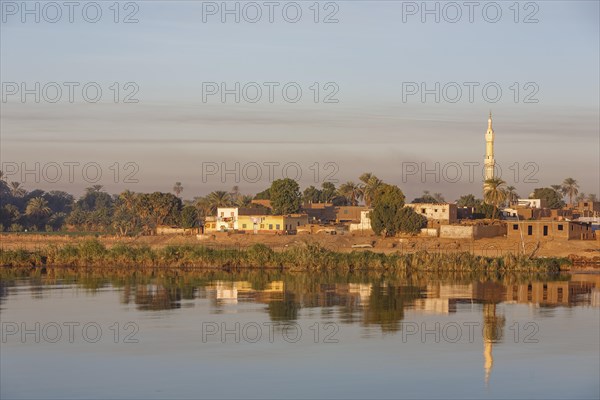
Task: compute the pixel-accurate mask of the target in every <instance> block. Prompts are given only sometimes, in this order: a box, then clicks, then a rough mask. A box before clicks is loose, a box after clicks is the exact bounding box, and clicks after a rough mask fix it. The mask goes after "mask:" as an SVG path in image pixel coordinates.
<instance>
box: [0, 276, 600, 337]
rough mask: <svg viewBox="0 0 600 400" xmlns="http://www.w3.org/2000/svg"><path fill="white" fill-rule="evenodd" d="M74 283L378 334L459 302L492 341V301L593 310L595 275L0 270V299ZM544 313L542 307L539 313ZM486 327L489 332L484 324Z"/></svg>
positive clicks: (147, 301)
mask: <svg viewBox="0 0 600 400" xmlns="http://www.w3.org/2000/svg"><path fill="white" fill-rule="evenodd" d="M69 284H74V285H76V286H77V287H78V288H82V289H84V290H86V292H87V293H90V294H92V295H93V294H94V293H95V292H97V291H98V290H101V289H104V288H110V287H116V288H118V289H119V297H120V301H121V303H123V304H132V303H133V304H135V305H136V307H137V308H138V309H139V310H141V311H158V310H172V309H177V308H180V307H181V301H182V300H194V299H208V300H210V301H211V304H212V310H213V312H215V313H218V312H220V311H223V310H225V309H226V308H227V307H231V306H235V305H237V304H240V303H257V304H264V305H265V306H266V307H265V310H266V312H267V313H268V314H269V316H270V318H271V319H272V320H273V321H293V320H296V319H297V318H298V313H299V311H300V310H301V309H303V308H315V307H320V308H331V307H335V308H336V309H337V311H338V313H339V316H340V320H341V321H342V322H344V323H361V324H362V325H364V326H373V325H375V326H379V327H380V328H381V330H382V331H384V332H395V331H398V330H400V329H401V326H400V322H401V321H402V320H403V318H404V312H405V310H407V309H410V310H416V311H421V312H424V313H432V314H441V315H445V314H452V313H456V312H457V307H458V306H460V305H461V304H482V305H483V308H482V310H483V318H484V322H485V326H489V327H490V330H489V334H486V335H487V336H486V338H489V340H491V341H492V342H494V341H500V340H501V335H502V329H501V328H499V327H502V326H503V323H504V322H503V319H502V317H501V316H497V315H496V305H497V304H500V303H505V304H532V305H536V306H537V307H539V309H540V310H546V312H547V315H552V314H551V310H552V308H555V307H572V306H576V305H587V306H592V307H600V274H592V273H580V274H567V275H555V276H535V277H530V276H527V275H525V276H519V275H510V276H499V277H490V276H481V277H478V276H458V275H457V276H453V275H448V276H439V275H434V274H424V275H419V276H409V277H393V276H385V275H382V274H372V275H370V274H363V275H360V274H359V275H353V274H340V275H335V274H303V273H288V274H285V273H280V272H272V271H246V272H221V271H218V272H217V271H198V270H192V271H181V270H177V271H174V270H139V271H136V270H122V269H121V270H119V269H102V270H89V271H82V270H71V269H60V268H57V269H47V270H46V269H44V270H39V269H36V270H32V271H30V272H29V273H28V274H24V273H23V270H14V271H10V270H4V271H2V280H0V304H2V302H3V301H4V299H5V298H6V297H7V296H10V294H11V290H20V288H26V290H28V291H29V292H30V293H31V296H32V298H35V299H43V298H44V292H45V291H47V290H51V289H52V288H55V287H56V285H69ZM542 312H544V311H542ZM492 327H493V329H492Z"/></svg>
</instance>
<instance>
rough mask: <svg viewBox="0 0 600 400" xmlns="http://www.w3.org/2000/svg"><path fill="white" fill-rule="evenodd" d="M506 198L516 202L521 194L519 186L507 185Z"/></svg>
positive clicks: (510, 201)
mask: <svg viewBox="0 0 600 400" xmlns="http://www.w3.org/2000/svg"><path fill="white" fill-rule="evenodd" d="M506 199H507V200H508V202H509V204H510V203H515V202H516V201H517V200H518V199H519V194H518V193H517V188H515V187H514V186H507V187H506Z"/></svg>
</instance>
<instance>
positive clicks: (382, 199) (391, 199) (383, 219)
mask: <svg viewBox="0 0 600 400" xmlns="http://www.w3.org/2000/svg"><path fill="white" fill-rule="evenodd" d="M403 207H404V193H402V190H400V188H399V187H397V186H394V185H388V184H383V185H380V187H379V188H378V191H377V193H376V194H375V195H374V202H373V211H371V212H370V213H369V215H370V218H371V228H372V229H373V231H374V232H375V234H377V235H384V236H395V235H396V234H397V233H398V232H399V231H400V230H401V218H402V215H403V214H402V213H401V210H402V208H403Z"/></svg>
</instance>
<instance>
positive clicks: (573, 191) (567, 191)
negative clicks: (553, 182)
mask: <svg viewBox="0 0 600 400" xmlns="http://www.w3.org/2000/svg"><path fill="white" fill-rule="evenodd" d="M562 190H563V194H564V195H565V196H568V197H569V204H570V205H573V197H575V196H577V193H579V184H578V183H577V181H576V180H575V179H573V178H567V179H565V180H564V181H563V183H562Z"/></svg>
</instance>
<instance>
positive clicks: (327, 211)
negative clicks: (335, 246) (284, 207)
mask: <svg viewBox="0 0 600 400" xmlns="http://www.w3.org/2000/svg"><path fill="white" fill-rule="evenodd" d="M302 212H303V213H305V214H306V215H308V220H309V221H310V222H311V223H312V222H318V223H323V224H327V223H329V222H331V221H335V207H334V205H333V204H332V203H306V204H304V205H303V206H302Z"/></svg>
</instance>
